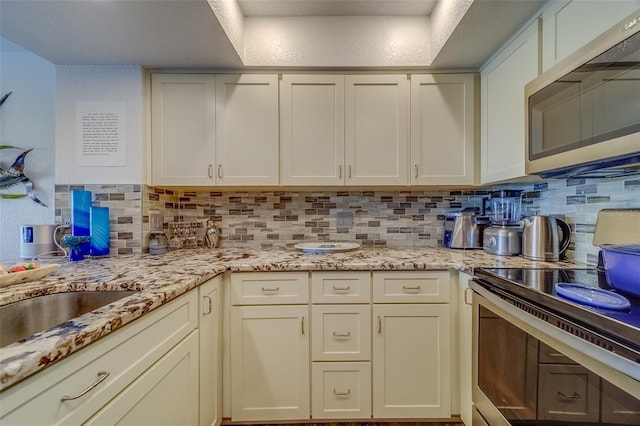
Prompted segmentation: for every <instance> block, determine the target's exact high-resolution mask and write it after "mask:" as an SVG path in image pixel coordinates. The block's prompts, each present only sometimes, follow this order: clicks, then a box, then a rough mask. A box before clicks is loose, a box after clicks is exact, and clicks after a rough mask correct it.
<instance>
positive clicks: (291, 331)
mask: <svg viewBox="0 0 640 426" xmlns="http://www.w3.org/2000/svg"><path fill="white" fill-rule="evenodd" d="M308 324H309V307H308V306H307V305H304V306H241V307H239V306H234V307H232V308H231V336H233V337H232V339H231V419H232V420H233V421H267V420H268V421H275V420H294V419H298V420H301V419H308V418H309V416H310V411H309V328H308Z"/></svg>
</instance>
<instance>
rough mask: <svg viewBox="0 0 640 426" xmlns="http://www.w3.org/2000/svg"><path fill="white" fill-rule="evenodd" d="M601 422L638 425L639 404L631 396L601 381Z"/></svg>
mask: <svg viewBox="0 0 640 426" xmlns="http://www.w3.org/2000/svg"><path fill="white" fill-rule="evenodd" d="M602 422H603V423H612V424H617V425H640V402H638V400H637V399H636V398H635V397H634V396H633V395H629V394H628V393H626V392H625V391H623V390H622V389H620V388H618V387H617V386H614V385H612V384H611V383H609V382H607V381H606V380H602Z"/></svg>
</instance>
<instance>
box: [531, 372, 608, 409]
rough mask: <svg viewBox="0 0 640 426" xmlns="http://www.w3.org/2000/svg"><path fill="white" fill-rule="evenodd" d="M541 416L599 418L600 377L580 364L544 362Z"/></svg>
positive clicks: (539, 375) (540, 386)
mask: <svg viewBox="0 0 640 426" xmlns="http://www.w3.org/2000/svg"><path fill="white" fill-rule="evenodd" d="M539 368H540V370H539V372H538V380H539V384H538V419H540V420H559V421H561V420H564V421H566V420H571V421H572V422H598V420H599V417H600V410H599V406H600V379H599V377H598V376H596V375H595V374H593V373H591V372H590V371H589V370H587V369H586V368H584V367H582V366H579V365H553V364H541V365H540V366H539Z"/></svg>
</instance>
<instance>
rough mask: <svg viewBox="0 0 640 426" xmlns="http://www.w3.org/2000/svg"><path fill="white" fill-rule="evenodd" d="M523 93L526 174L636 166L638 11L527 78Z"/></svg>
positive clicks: (639, 136)
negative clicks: (544, 69)
mask: <svg viewBox="0 0 640 426" xmlns="http://www.w3.org/2000/svg"><path fill="white" fill-rule="evenodd" d="M585 24H586V23H585ZM525 99H526V111H527V113H526V115H525V120H526V126H525V129H527V131H526V135H525V141H526V158H525V171H526V173H527V174H537V175H540V176H542V177H571V176H580V175H584V174H586V173H593V171H598V172H600V173H605V175H606V171H611V172H612V174H616V173H618V174H619V173H625V172H632V173H637V172H640V10H638V11H636V13H634V14H632V15H631V16H629V17H628V18H627V19H625V20H623V21H622V22H621V23H620V24H618V25H616V26H615V27H613V28H612V29H611V30H609V31H607V32H606V33H604V34H602V35H601V36H600V37H598V38H597V39H595V40H593V41H592V42H591V43H589V44H588V45H587V46H585V47H584V48H582V49H580V50H579V51H577V52H575V53H574V54H573V55H571V56H570V57H568V58H566V59H565V60H563V61H561V62H559V63H558V64H556V65H555V66H553V67H552V68H550V69H549V70H548V71H546V72H544V73H543V74H541V75H540V76H539V77H538V78H536V79H535V80H533V81H532V82H531V83H529V84H527V85H526V87H525Z"/></svg>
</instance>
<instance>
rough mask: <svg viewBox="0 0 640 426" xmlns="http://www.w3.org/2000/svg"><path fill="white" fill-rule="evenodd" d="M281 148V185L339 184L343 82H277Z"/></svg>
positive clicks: (287, 78) (293, 78)
mask: <svg viewBox="0 0 640 426" xmlns="http://www.w3.org/2000/svg"><path fill="white" fill-rule="evenodd" d="M280 148H281V150H282V151H281V154H280V155H281V157H280V170H281V179H280V181H281V183H282V184H283V185H343V184H344V76H341V75H284V76H282V81H281V82H280Z"/></svg>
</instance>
